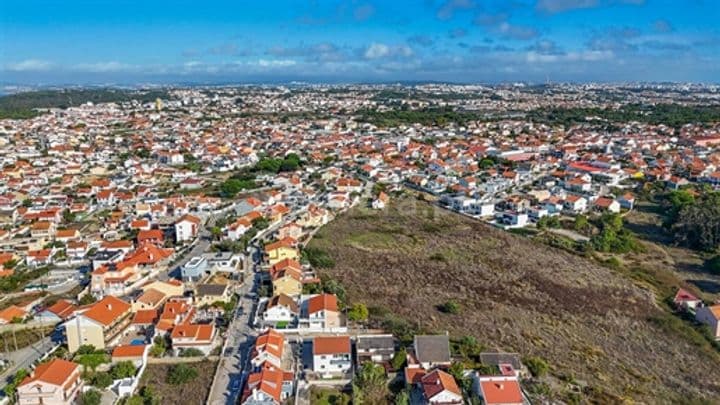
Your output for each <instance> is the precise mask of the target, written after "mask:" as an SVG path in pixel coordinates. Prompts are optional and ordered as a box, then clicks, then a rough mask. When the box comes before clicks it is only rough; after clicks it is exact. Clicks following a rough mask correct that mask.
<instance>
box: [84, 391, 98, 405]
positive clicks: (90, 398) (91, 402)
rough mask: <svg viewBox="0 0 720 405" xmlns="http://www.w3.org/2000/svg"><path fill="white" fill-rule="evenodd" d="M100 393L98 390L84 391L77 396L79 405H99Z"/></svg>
mask: <svg viewBox="0 0 720 405" xmlns="http://www.w3.org/2000/svg"><path fill="white" fill-rule="evenodd" d="M101 401H102V394H101V393H100V391H98V390H89V391H85V392H83V393H82V394H80V396H79V402H80V404H81V405H100V403H101Z"/></svg>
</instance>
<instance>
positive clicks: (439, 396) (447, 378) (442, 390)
mask: <svg viewBox="0 0 720 405" xmlns="http://www.w3.org/2000/svg"><path fill="white" fill-rule="evenodd" d="M420 384H421V386H422V392H423V397H424V399H425V402H426V403H428V404H431V405H435V404H436V405H455V404H457V405H462V404H464V403H465V402H464V401H463V396H462V391H461V390H460V387H458V385H457V382H455V378H454V377H453V376H451V375H450V374H448V373H446V372H444V371H442V370H439V369H438V370H435V371H433V372H431V373H429V374H426V375H424V376H422V378H421V379H420Z"/></svg>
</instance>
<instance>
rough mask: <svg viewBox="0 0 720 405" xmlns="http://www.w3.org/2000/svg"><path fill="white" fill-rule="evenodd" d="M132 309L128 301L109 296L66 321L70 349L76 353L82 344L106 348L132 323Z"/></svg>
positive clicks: (66, 333)
mask: <svg viewBox="0 0 720 405" xmlns="http://www.w3.org/2000/svg"><path fill="white" fill-rule="evenodd" d="M131 309H132V306H131V305H130V304H128V303H127V302H125V301H123V300H121V299H119V298H116V297H113V296H107V297H105V298H103V299H101V300H100V301H98V302H96V303H94V304H92V305H91V306H90V307H89V308H88V309H87V310H85V311H84V312H82V313H80V314H78V315H77V316H76V317H75V318H72V319H70V320H68V321H66V322H65V323H64V324H63V326H64V327H65V335H66V336H67V344H68V351H70V352H71V353H74V352H76V351H77V349H78V348H79V347H80V346H82V345H92V346H94V347H95V348H96V349H104V348H105V347H106V346H107V345H108V344H109V343H110V342H112V341H113V339H115V338H116V337H117V336H118V335H119V334H120V333H121V332H122V331H123V330H124V329H125V327H126V326H127V325H128V324H129V323H130V321H131V316H130V315H131Z"/></svg>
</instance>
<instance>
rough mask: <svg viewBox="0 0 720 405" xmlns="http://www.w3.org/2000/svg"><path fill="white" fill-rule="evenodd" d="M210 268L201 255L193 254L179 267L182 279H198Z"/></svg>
mask: <svg viewBox="0 0 720 405" xmlns="http://www.w3.org/2000/svg"><path fill="white" fill-rule="evenodd" d="M209 270H210V267H209V266H208V262H207V260H205V258H204V257H202V256H195V257H193V258H192V259H190V260H189V261H188V262H187V263H185V264H184V265H182V267H180V277H182V279H183V281H199V280H200V279H202V278H203V277H205V276H206V275H207V274H208V272H209Z"/></svg>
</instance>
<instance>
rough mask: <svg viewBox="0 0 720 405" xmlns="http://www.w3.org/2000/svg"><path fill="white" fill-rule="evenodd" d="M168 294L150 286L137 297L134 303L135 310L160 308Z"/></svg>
mask: <svg viewBox="0 0 720 405" xmlns="http://www.w3.org/2000/svg"><path fill="white" fill-rule="evenodd" d="M167 298H168V296H167V295H165V293H163V292H162V291H159V290H156V289H154V288H150V289H147V290H144V291H143V293H142V294H141V295H140V296H139V297H137V299H135V301H134V302H133V303H132V308H133V311H134V312H137V311H142V310H148V309H160V307H161V306H162V304H163V303H165V300H167Z"/></svg>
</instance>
